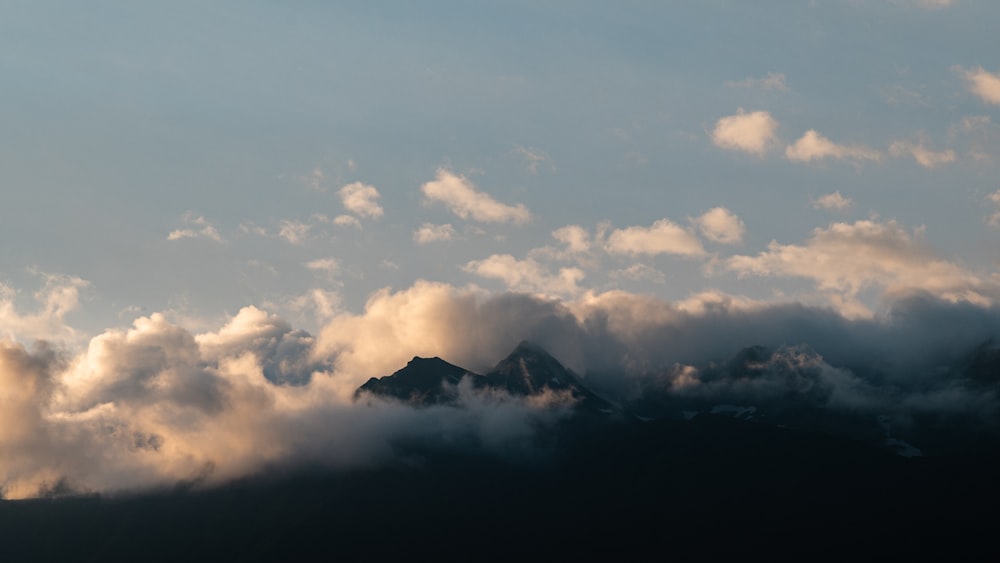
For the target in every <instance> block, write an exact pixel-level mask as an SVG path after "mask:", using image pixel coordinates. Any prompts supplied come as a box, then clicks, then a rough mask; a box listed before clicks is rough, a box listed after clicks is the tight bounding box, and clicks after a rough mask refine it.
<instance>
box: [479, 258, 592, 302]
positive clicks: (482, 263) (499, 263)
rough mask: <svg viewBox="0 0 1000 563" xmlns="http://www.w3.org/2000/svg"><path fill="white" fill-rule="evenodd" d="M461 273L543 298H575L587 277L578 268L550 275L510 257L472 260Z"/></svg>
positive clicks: (532, 263) (536, 264) (527, 261)
mask: <svg viewBox="0 0 1000 563" xmlns="http://www.w3.org/2000/svg"><path fill="white" fill-rule="evenodd" d="M462 269H463V270H465V271H466V272H469V273H471V274H475V275H477V276H479V277H483V278H493V279H498V280H501V281H503V282H504V284H505V285H506V286H507V288H508V289H510V290H512V291H527V292H531V293H539V294H542V295H575V294H577V293H579V292H580V291H581V288H580V286H579V283H580V281H582V280H583V278H584V277H585V276H586V274H585V273H584V272H583V270H581V269H579V268H560V269H559V270H558V271H557V272H551V271H550V270H549V269H548V268H546V267H545V266H543V265H542V264H540V263H539V262H536V261H535V260H534V259H531V258H527V259H524V260H518V259H517V258H514V257H513V256H511V255H510V254H494V255H492V256H490V257H489V258H486V259H483V260H473V261H471V262H469V263H467V264H466V265H465V266H463V267H462Z"/></svg>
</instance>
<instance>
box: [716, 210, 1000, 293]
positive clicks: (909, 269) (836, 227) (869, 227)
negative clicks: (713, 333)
mask: <svg viewBox="0 0 1000 563" xmlns="http://www.w3.org/2000/svg"><path fill="white" fill-rule="evenodd" d="M919 233H920V232H919V231H918V232H917V233H916V234H910V233H908V232H907V231H906V230H904V229H903V228H902V227H901V226H900V225H898V224H897V223H896V222H895V221H888V222H886V223H878V222H875V221H872V220H865V221H857V222H855V223H833V224H832V225H830V226H829V227H828V228H825V229H824V228H817V229H815V230H814V231H813V233H812V236H810V237H809V239H808V240H807V241H806V243H805V244H802V245H795V244H780V243H778V242H771V244H769V245H768V249H767V250H766V251H764V252H761V253H760V254H758V255H757V256H733V257H731V258H729V259H727V260H726V261H725V265H726V267H727V268H728V269H730V270H732V271H734V272H737V273H739V274H740V275H749V274H754V275H762V276H786V277H800V278H806V279H811V280H813V281H814V282H815V283H816V285H817V287H818V289H820V290H823V291H830V292H834V293H838V294H840V295H841V296H842V297H846V298H848V299H849V300H851V301H845V303H848V302H850V303H851V305H852V306H856V305H857V304H856V303H853V301H852V300H853V298H854V297H856V296H857V294H858V293H859V292H860V291H861V290H863V289H865V288H866V287H880V288H882V289H884V290H887V291H890V292H898V291H905V290H911V289H919V290H924V291H927V292H930V293H932V294H933V295H935V296H937V297H939V298H941V299H946V300H949V301H969V302H973V303H978V304H984V303H989V302H992V300H993V299H994V298H995V297H996V296H1000V292H998V291H997V287H996V286H995V283H993V282H991V281H989V280H985V279H982V278H980V277H979V276H977V275H975V274H973V273H972V272H969V271H967V270H965V269H964V268H962V267H960V266H958V265H957V264H954V263H952V262H948V261H945V260H941V259H939V258H937V257H936V256H935V255H934V253H933V252H932V251H931V250H930V248H929V247H928V246H927V245H926V244H925V243H924V242H923V240H922V238H921V237H920V236H919Z"/></svg>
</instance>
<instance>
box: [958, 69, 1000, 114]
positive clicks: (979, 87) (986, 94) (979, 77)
mask: <svg viewBox="0 0 1000 563" xmlns="http://www.w3.org/2000/svg"><path fill="white" fill-rule="evenodd" d="M958 71H959V72H960V73H961V75H962V78H964V79H965V81H966V84H967V85H968V87H969V91H970V92H972V93H973V94H975V95H976V96H978V97H979V99H981V100H982V101H984V102H986V103H988V104H993V105H1000V74H993V73H991V72H989V71H987V70H985V69H983V67H976V68H974V69H971V70H965V69H963V68H961V67H958Z"/></svg>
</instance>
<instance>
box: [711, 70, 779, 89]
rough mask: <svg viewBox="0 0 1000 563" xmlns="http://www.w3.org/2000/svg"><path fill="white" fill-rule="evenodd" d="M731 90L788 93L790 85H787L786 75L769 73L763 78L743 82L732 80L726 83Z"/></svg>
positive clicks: (748, 79) (747, 79)
mask: <svg viewBox="0 0 1000 563" xmlns="http://www.w3.org/2000/svg"><path fill="white" fill-rule="evenodd" d="M726 86H728V87H730V88H753V89H760V90H773V91H775V92H787V91H788V85H786V84H785V73H783V72H769V73H767V74H766V75H765V76H763V77H761V78H755V77H752V76H751V77H749V78H744V79H743V80H731V81H729V82H726Z"/></svg>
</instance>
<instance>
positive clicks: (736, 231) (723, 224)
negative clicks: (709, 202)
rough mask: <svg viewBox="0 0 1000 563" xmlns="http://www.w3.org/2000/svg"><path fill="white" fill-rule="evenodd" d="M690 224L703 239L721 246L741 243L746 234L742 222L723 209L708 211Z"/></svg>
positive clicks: (717, 208) (716, 208)
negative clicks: (695, 227)
mask: <svg viewBox="0 0 1000 563" xmlns="http://www.w3.org/2000/svg"><path fill="white" fill-rule="evenodd" d="M692 222H693V223H694V224H695V225H696V226H697V227H698V229H699V230H700V231H701V234H702V235H703V236H704V237H705V238H707V239H708V240H710V241H713V242H720V243H722V244H736V243H738V242H742V241H743V235H744V233H746V226H745V225H744V224H743V221H742V220H741V219H740V218H739V217H737V216H736V214H734V213H733V212H732V211H729V210H728V209H726V208H725V207H715V208H713V209H710V210H708V211H706V212H705V213H704V214H703V215H701V216H700V217H698V218H696V219H694V220H693V221H692Z"/></svg>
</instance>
